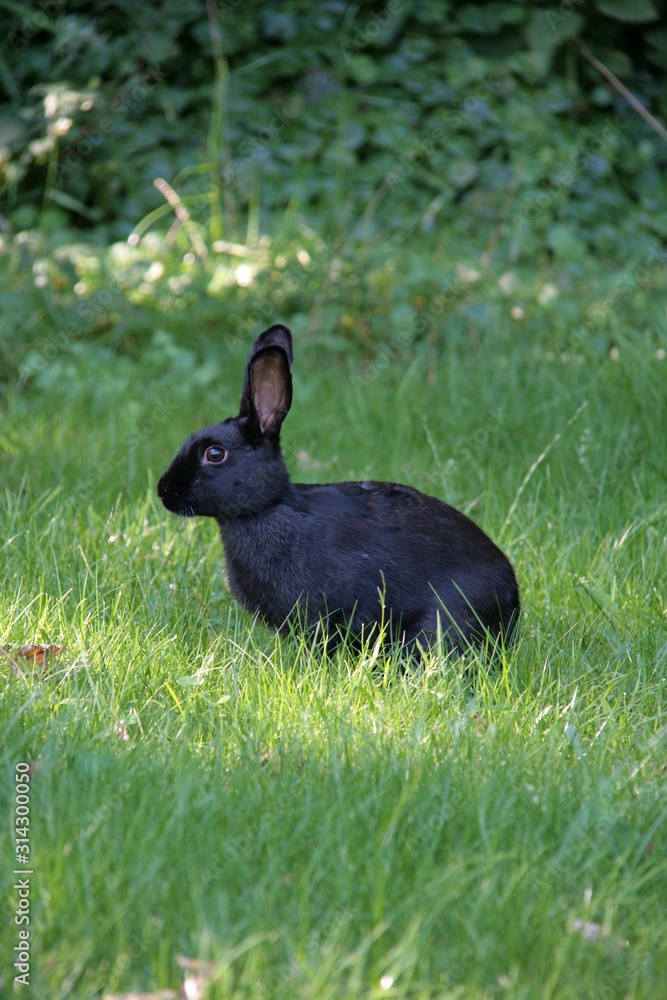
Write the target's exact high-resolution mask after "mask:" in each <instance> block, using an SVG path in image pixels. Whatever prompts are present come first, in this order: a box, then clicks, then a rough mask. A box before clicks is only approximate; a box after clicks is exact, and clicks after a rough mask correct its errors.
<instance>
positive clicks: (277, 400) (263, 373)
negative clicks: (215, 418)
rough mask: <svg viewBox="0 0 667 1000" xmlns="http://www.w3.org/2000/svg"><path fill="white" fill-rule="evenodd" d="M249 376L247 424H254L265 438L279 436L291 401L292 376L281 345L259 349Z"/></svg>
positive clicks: (248, 370) (248, 373)
mask: <svg viewBox="0 0 667 1000" xmlns="http://www.w3.org/2000/svg"><path fill="white" fill-rule="evenodd" d="M247 379H248V384H249V386H250V391H249V395H250V408H249V411H248V413H247V414H246V416H247V418H248V423H249V424H251V425H254V426H255V427H256V428H257V429H258V430H259V433H260V434H261V435H262V437H268V438H271V437H275V438H277V437H278V434H279V433H280V427H281V424H282V422H283V420H284V419H285V417H286V416H287V414H288V412H289V408H290V406H291V404H292V378H291V376H290V370H289V364H288V363H287V355H286V354H285V352H284V351H283V350H282V348H280V347H265V348H264V349H263V350H261V351H258V352H257V354H255V356H254V358H253V359H252V361H251V362H250V364H249V365H248V369H247ZM244 392H245V390H244Z"/></svg>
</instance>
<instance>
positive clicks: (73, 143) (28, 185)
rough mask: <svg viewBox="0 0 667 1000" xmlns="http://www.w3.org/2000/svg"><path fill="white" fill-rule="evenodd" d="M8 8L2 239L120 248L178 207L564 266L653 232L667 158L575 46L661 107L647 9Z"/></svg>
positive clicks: (228, 221) (661, 50) (660, 233)
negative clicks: (6, 228)
mask: <svg viewBox="0 0 667 1000" xmlns="http://www.w3.org/2000/svg"><path fill="white" fill-rule="evenodd" d="M5 6H6V8H7V10H8V11H9V14H10V17H11V23H10V25H9V31H8V41H9V44H8V46H7V56H6V59H5V61H4V62H3V63H1V64H0V72H1V73H2V76H3V78H4V82H5V85H6V89H7V92H8V93H9V94H10V97H11V102H10V103H9V104H8V105H6V106H5V108H4V109H3V111H2V118H3V129H2V136H3V138H2V140H1V146H2V161H1V167H0V183H1V184H2V186H3V188H4V191H5V195H6V197H7V201H8V205H9V208H8V215H9V224H10V226H12V227H15V228H19V229H20V228H29V227H31V226H34V225H35V224H36V222H37V220H38V218H39V219H40V221H41V223H42V225H46V226H48V225H56V224H58V223H62V222H70V223H72V222H73V223H75V224H77V225H80V226H88V227H91V226H94V227H96V232H97V234H98V235H99V236H100V237H102V238H104V237H106V236H111V237H113V238H119V237H126V236H127V234H128V232H129V231H130V230H131V229H132V227H133V226H134V225H135V224H136V223H137V222H138V221H139V220H140V219H141V218H142V217H143V216H145V215H146V214H147V213H149V212H152V211H156V213H157V217H158V218H159V217H160V215H161V214H164V216H169V219H168V221H169V222H172V221H173V210H174V207H175V206H176V205H178V206H179V210H184V211H185V212H188V213H189V215H190V219H191V222H192V224H193V225H196V226H199V227H201V228H202V231H203V232H204V233H205V235H206V238H207V239H210V240H214V239H219V238H221V237H227V238H234V239H242V240H244V241H246V240H251V241H252V239H253V237H254V236H255V235H256V234H257V232H258V231H259V229H260V228H262V229H268V228H271V229H274V230H275V228H276V227H277V226H278V225H279V224H281V223H282V221H283V219H284V216H285V213H287V214H288V216H290V217H293V216H294V215H295V214H299V215H301V216H302V217H305V218H306V219H307V220H308V221H309V222H310V223H311V224H313V225H315V226H316V227H318V228H319V229H320V230H325V231H327V232H328V233H330V234H331V233H336V232H338V233H339V234H340V233H343V232H345V231H347V230H348V229H349V228H350V227H352V226H356V227H357V229H358V231H360V232H362V233H364V234H367V235H372V234H373V233H374V232H377V231H382V232H386V231H387V230H389V231H392V230H393V231H397V232H400V233H402V234H405V233H406V232H415V233H429V232H431V231H433V232H435V233H436V234H437V233H438V232H439V231H440V229H441V228H442V226H443V225H444V224H447V225H448V226H452V225H453V226H454V228H455V230H456V232H457V234H458V235H459V236H460V238H461V239H462V240H464V241H465V244H464V245H477V246H478V245H479V244H480V242H481V244H482V246H484V245H485V243H487V242H489V243H490V244H491V245H492V246H495V245H496V244H497V243H498V242H499V241H501V242H502V243H503V245H504V246H505V247H506V250H507V253H509V254H510V255H513V257H514V258H516V257H517V256H518V255H520V254H524V255H526V256H532V255H534V253H535V252H536V250H538V249H540V248H543V247H546V248H547V249H548V250H549V252H551V253H552V254H554V255H556V256H561V257H565V258H568V259H573V258H574V259H577V258H580V257H581V256H582V255H583V254H585V253H586V252H587V251H588V250H589V249H591V248H593V249H595V250H597V251H598V252H599V253H600V254H602V255H607V256H609V257H612V258H615V259H617V258H618V257H619V256H620V257H622V258H623V259H624V258H625V257H627V253H628V248H629V247H631V246H632V247H636V245H637V241H639V244H640V246H641V245H642V241H643V244H644V245H646V246H647V247H648V246H649V244H652V243H653V242H655V240H656V239H662V238H663V237H664V235H665V233H666V232H667V209H665V205H666V204H667V199H665V193H666V191H665V180H664V177H665V167H666V166H667V147H666V146H665V144H664V143H663V142H662V141H661V140H660V139H659V138H658V136H657V134H656V133H655V132H654V131H653V130H652V129H651V128H650V126H649V125H648V124H647V123H646V122H645V121H643V120H642V119H641V118H640V117H638V115H637V114H636V112H635V111H634V110H632V109H631V108H630V107H629V105H628V104H627V102H626V101H625V99H624V98H622V97H621V96H619V94H618V93H617V92H616V91H615V90H614V89H613V88H612V87H611V86H610V84H609V83H608V81H607V80H606V79H605V78H604V77H602V76H601V75H600V73H599V72H598V70H597V69H595V68H594V67H593V65H591V63H590V62H589V61H588V60H587V58H585V56H584V54H582V50H581V48H580V46H579V45H578V43H577V38H578V37H579V36H581V38H583V39H584V40H588V44H589V46H590V47H591V49H593V50H594V53H595V56H596V57H597V58H598V59H599V60H600V61H601V62H602V63H603V64H604V65H605V66H607V67H608V68H609V69H610V70H611V71H613V72H614V73H615V74H616V75H617V76H619V77H621V78H622V79H623V81H624V82H625V83H626V84H627V85H628V86H629V87H630V88H631V89H633V90H634V91H635V92H636V94H637V95H638V97H639V99H640V100H641V101H642V102H643V104H645V105H646V106H647V107H648V108H649V109H650V108H653V107H659V106H660V105H661V104H662V106H664V103H665V98H666V97H667V81H666V79H665V75H664V72H663V71H664V69H665V67H667V32H665V31H664V30H663V29H662V27H660V25H661V24H662V23H663V21H664V14H665V8H666V6H667V5H666V3H665V0H598V2H597V3H595V4H590V3H583V2H581V0H562V2H561V3H560V4H557V5H552V4H537V5H523V4H515V3H510V2H486V3H482V4H454V3H449V4H447V3H445V2H442V0H424V2H421V3H419V4H414V5H413V4H409V3H407V2H406V0H386V2H375V0H373V2H369V3H359V4H352V5H349V4H348V3H347V2H345V0H324V2H322V3H318V4H310V3H307V2H304V0H284V2H283V3H279V2H274V3H268V4H267V3H266V2H263V0H243V3H241V2H239V0H216V2H214V0H208V3H207V5H206V8H204V6H203V5H202V4H201V3H200V2H199V0H178V2H176V0H164V2H163V3H161V4H160V9H159V12H158V14H157V15H156V5H152V4H151V5H146V6H143V7H142V6H141V5H140V4H136V3H131V2H129V0H115V2H113V3H108V4H106V5H101V6H100V5H93V4H87V3H82V2H77V0H73V2H68V3H67V5H65V4H64V3H63V2H61V0H40V2H39V3H38V4H37V5H36V6H32V5H31V6H28V5H21V4H17V3H11V4H5ZM207 13H208V17H207V16H206V14H207ZM158 177H161V178H163V179H164V180H166V181H167V182H168V183H169V184H170V185H171V188H172V189H173V190H172V192H169V191H168V190H167V189H164V188H163V190H162V193H159V192H158V191H156V189H155V187H154V186H153V181H154V180H155V179H156V178H158ZM165 194H168V195H169V196H170V197H171V203H169V202H167V201H165ZM178 199H180V202H179V201H178ZM44 207H46V208H47V209H48V210H49V211H47V212H46V213H43V212H42V208H44ZM40 213H41V214H40ZM182 215H183V211H182ZM152 220H153V216H150V217H149V220H148V221H152ZM459 246H460V244H459Z"/></svg>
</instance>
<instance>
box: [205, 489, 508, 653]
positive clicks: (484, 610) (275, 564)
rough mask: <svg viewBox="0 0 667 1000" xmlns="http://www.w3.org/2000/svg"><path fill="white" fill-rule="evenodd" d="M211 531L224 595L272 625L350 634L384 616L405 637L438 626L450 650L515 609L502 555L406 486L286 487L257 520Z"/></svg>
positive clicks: (474, 529)
mask: <svg viewBox="0 0 667 1000" xmlns="http://www.w3.org/2000/svg"><path fill="white" fill-rule="evenodd" d="M220 528H221V535H222V541H223V545H224V548H225V553H226V561H227V574H228V579H229V583H230V587H231V589H232V592H233V593H234V594H235V596H236V597H237V598H238V599H239V600H241V601H242V602H243V604H244V605H245V606H246V607H247V608H249V610H251V611H253V612H259V613H260V614H261V615H262V616H263V617H264V618H265V619H266V620H267V621H269V623H270V624H273V625H275V626H276V627H278V628H280V627H285V626H289V623H290V621H291V620H292V619H294V618H295V617H296V618H298V619H299V621H300V622H301V623H302V624H305V625H306V626H307V627H310V628H313V627H315V626H317V625H318V623H319V622H320V621H321V620H324V621H325V622H326V623H327V626H328V629H329V631H330V632H333V631H335V629H340V630H342V631H348V630H349V632H350V633H352V634H354V635H358V634H362V633H364V634H367V633H368V632H369V630H372V629H373V627H376V628H379V627H380V626H381V625H384V626H386V628H387V631H388V634H389V637H390V638H392V639H397V640H400V641H403V642H405V643H411V642H414V641H415V640H417V639H418V638H420V637H421V638H423V639H426V641H428V640H429V638H431V639H432V637H433V635H434V634H435V633H436V631H437V629H438V627H439V626H440V628H441V630H442V631H443V632H444V633H446V634H447V635H448V636H449V639H450V644H451V645H453V646H456V647H457V648H461V645H462V643H463V644H465V642H469V641H473V642H474V641H479V640H480V639H481V638H482V637H483V636H484V634H485V633H486V632H488V633H489V634H491V635H492V636H499V635H509V634H510V632H511V630H512V628H513V625H514V622H515V620H516V618H517V616H518V611H519V594H518V587H517V583H516V578H515V576H514V571H513V570H512V567H511V565H510V563H509V561H508V560H507V558H506V556H505V555H504V554H503V553H502V552H501V551H500V549H498V547H497V546H496V545H495V544H494V543H493V542H492V541H491V540H490V539H489V538H488V537H487V535H485V534H484V532H483V531H482V530H481V528H479V527H478V526H477V525H476V524H475V523H474V522H473V521H471V520H470V519H469V518H467V517H466V516H465V515H464V514H461V513H460V512H459V511H457V510H455V509H454V508H453V507H450V506H449V505H447V504H444V503H442V502H441V501H440V500H437V499H436V498H434V497H430V496H426V495H425V494H423V493H420V492H419V491H417V490H414V489H411V488H410V487H406V486H401V485H398V484H395V483H376V482H366V483H335V484H328V485H321V486H319V485H304V484H293V486H292V490H291V491H290V493H289V494H288V495H287V496H286V497H285V498H284V500H283V501H282V502H281V503H280V504H279V505H276V506H274V507H272V508H270V509H268V510H267V511H265V512H264V513H263V514H262V515H260V516H259V517H258V518H252V519H239V520H235V521H231V522H225V523H221V524H220ZM249 553H252V554H251V555H249ZM260 553H261V555H260Z"/></svg>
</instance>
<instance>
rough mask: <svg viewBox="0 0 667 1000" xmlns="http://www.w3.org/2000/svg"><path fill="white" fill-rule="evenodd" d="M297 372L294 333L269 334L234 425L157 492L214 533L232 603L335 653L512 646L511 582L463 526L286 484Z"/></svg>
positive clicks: (216, 434) (410, 498)
mask: <svg viewBox="0 0 667 1000" xmlns="http://www.w3.org/2000/svg"><path fill="white" fill-rule="evenodd" d="M291 363H292V337H291V334H290V331H289V330H288V328H287V327H285V326H281V325H276V326H272V327H270V328H269V329H268V330H266V331H265V332H264V333H262V334H261V335H260V336H259V337H258V338H257V340H256V341H255V344H254V345H253V348H252V350H251V352H250V356H249V358H248V364H247V367H246V372H245V378H244V383H243V392H242V395H241V405H240V412H239V416H238V417H234V418H231V419H229V420H225V421H224V422H223V423H221V424H215V425H214V426H212V427H207V428H206V429H205V430H201V431H197V433H196V434H193V435H192V437H191V438H189V439H188V440H187V441H186V443H185V444H184V445H183V447H182V448H181V450H180V452H179V453H178V455H177V456H176V458H175V459H174V461H173V462H172V464H171V465H170V467H169V469H168V470H167V471H166V472H165V474H164V475H163V476H162V478H161V479H160V481H159V483H158V487H157V492H158V496H159V497H160V498H161V500H162V503H163V504H164V505H165V507H166V508H167V509H168V510H170V511H173V513H175V514H181V515H184V516H187V517H191V516H195V515H203V516H205V517H214V518H215V519H216V520H217V522H218V524H219V526H220V534H221V536H222V543H223V546H224V549H225V556H226V565H227V573H228V578H229V584H230V587H231V589H232V592H233V594H234V596H235V597H236V598H237V600H239V601H241V602H242V603H243V604H244V605H245V607H246V608H248V610H249V611H252V612H259V613H260V614H261V615H262V617H263V618H265V619H266V621H267V622H269V623H270V624H271V625H274V626H276V627H277V628H280V629H281V630H287V629H289V627H290V625H291V624H293V623H294V622H295V621H297V622H298V623H299V624H301V625H303V626H305V627H306V628H309V629H317V628H318V627H320V625H324V628H325V631H326V634H327V636H328V638H329V640H330V643H331V644H334V643H335V642H336V641H337V639H338V638H339V636H340V634H341V633H348V634H350V635H351V636H353V637H357V636H361V635H364V636H371V635H372V634H373V633H374V630H377V629H378V628H380V627H383V626H384V627H385V630H386V631H385V634H386V636H387V637H388V638H390V639H392V640H397V641H401V642H403V643H405V644H406V645H407V646H408V647H410V646H414V645H415V643H421V644H423V645H429V644H430V643H431V642H432V641H433V640H434V638H435V636H436V634H437V630H438V626H439V625H440V628H441V631H442V633H443V634H444V635H445V637H446V639H447V641H448V643H449V645H450V646H452V647H453V648H455V649H457V650H462V649H464V648H465V646H466V645H467V644H468V643H471V642H472V643H474V644H480V643H483V642H484V641H485V640H486V639H487V638H490V639H491V640H495V639H498V638H501V639H507V638H509V637H510V636H511V633H512V632H513V630H514V627H515V625H516V622H517V619H518V616H519V607H520V605H519V589H518V586H517V582H516V578H515V576H514V571H513V569H512V567H511V565H510V563H509V561H508V559H507V557H506V556H505V555H503V553H502V552H501V551H500V549H499V548H497V546H496V545H494V543H493V542H492V541H491V540H490V539H489V538H488V537H487V536H486V535H485V534H484V532H483V531H482V530H481V528H479V527H477V525H476V524H474V523H473V522H472V521H471V520H470V519H469V518H467V517H465V515H463V514H461V513H460V512H459V511H457V510H455V509H454V508H453V507H450V506H448V505H447V504H444V503H442V502H441V501H440V500H436V499H435V498H434V497H430V496H426V495H425V494H423V493H419V492H418V491H417V490H414V489H411V488H410V487H409V486H399V485H397V484H395V483H375V482H367V483H331V484H327V485H323V486H310V485H304V484H301V483H292V482H291V481H290V478H289V475H288V472H287V469H286V468H285V463H284V461H283V457H282V454H281V451H280V443H279V438H280V427H281V424H282V422H283V420H284V418H285V416H286V415H287V412H288V411H289V408H290V404H291V401H292V379H291V375H290V365H291ZM211 447H213V448H214V449H218V451H217V452H216V451H213V452H211V453H210V454H208V455H207V449H209V448H211ZM223 451H224V453H226V457H225V460H224V461H223V462H221V463H219V464H212V463H211V462H210V461H209V458H210V456H212V457H213V459H217V458H218V457H219V455H221V454H222V452H223Z"/></svg>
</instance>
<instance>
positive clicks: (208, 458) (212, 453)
mask: <svg viewBox="0 0 667 1000" xmlns="http://www.w3.org/2000/svg"><path fill="white" fill-rule="evenodd" d="M226 458H227V452H226V451H225V449H224V448H216V446H215V445H211V446H210V448H207V449H206V451H205V452H204V461H205V462H206V464H207V465H220V464H221V463H222V462H224V461H225V460H226Z"/></svg>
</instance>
